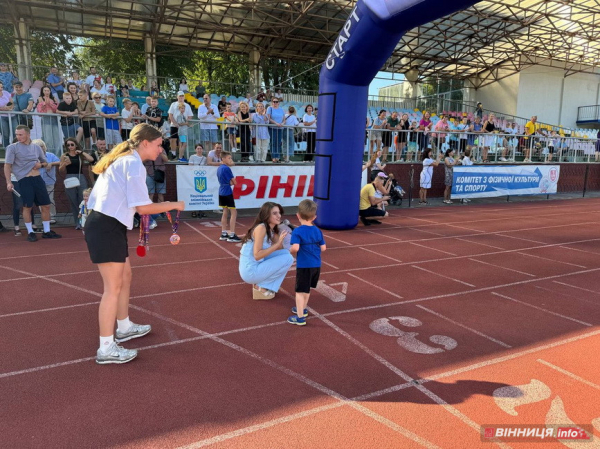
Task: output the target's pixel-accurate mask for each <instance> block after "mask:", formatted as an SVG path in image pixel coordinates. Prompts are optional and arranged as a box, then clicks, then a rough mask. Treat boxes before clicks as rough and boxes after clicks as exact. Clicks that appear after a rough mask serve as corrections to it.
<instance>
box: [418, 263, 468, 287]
mask: <svg viewBox="0 0 600 449" xmlns="http://www.w3.org/2000/svg"><path fill="white" fill-rule="evenodd" d="M411 267H413V268H416V269H417V270H422V271H426V272H427V273H431V274H434V275H436V276H439V277H443V278H445V279H448V280H450V281H454V282H458V283H460V284H463V285H466V286H468V287H475V285H473V284H469V283H468V282H464V281H461V280H459V279H454V278H452V277H450V276H446V275H445V274H439V273H436V272H435V271H431V270H428V269H426V268H423V267H419V266H417V265H411Z"/></svg>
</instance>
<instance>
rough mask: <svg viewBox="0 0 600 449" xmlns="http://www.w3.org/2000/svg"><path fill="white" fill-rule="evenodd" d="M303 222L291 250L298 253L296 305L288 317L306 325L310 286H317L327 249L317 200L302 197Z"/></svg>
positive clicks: (294, 233)
mask: <svg viewBox="0 0 600 449" xmlns="http://www.w3.org/2000/svg"><path fill="white" fill-rule="evenodd" d="M296 216H297V217H298V220H300V226H298V227H297V228H296V229H294V232H292V239H291V244H292V246H291V247H290V253H291V254H292V255H294V254H297V256H296V307H292V313H295V315H292V316H290V317H289V318H288V319H287V321H288V323H290V324H296V325H298V326H305V325H306V317H307V316H308V309H307V308H306V306H307V305H308V298H309V297H310V289H311V288H316V287H317V283H318V282H319V274H320V273H321V253H322V252H323V251H325V250H326V249H327V247H326V246H325V240H324V239H323V233H322V232H321V230H320V229H319V228H317V227H316V226H315V225H314V224H313V222H314V221H315V218H317V203H315V202H314V201H311V200H302V201H301V202H300V204H299V205H298V213H297V214H296Z"/></svg>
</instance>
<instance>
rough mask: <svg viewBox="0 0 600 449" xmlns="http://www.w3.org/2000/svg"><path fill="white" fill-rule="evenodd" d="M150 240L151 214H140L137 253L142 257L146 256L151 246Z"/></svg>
mask: <svg viewBox="0 0 600 449" xmlns="http://www.w3.org/2000/svg"><path fill="white" fill-rule="evenodd" d="M149 241H150V215H141V216H140V238H139V240H138V247H137V249H136V253H137V255H138V256H140V257H144V256H145V255H146V253H147V252H148V251H150V248H149V246H148V242H149Z"/></svg>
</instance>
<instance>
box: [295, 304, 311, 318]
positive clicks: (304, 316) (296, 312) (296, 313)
mask: <svg viewBox="0 0 600 449" xmlns="http://www.w3.org/2000/svg"><path fill="white" fill-rule="evenodd" d="M292 313H293V314H294V315H296V316H298V309H297V308H295V307H292ZM307 316H308V309H304V314H303V315H302V318H306V317H307Z"/></svg>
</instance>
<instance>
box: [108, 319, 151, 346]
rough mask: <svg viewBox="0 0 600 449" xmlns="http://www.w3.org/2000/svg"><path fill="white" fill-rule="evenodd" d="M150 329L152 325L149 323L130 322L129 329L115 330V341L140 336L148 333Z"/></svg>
mask: <svg viewBox="0 0 600 449" xmlns="http://www.w3.org/2000/svg"><path fill="white" fill-rule="evenodd" d="M151 330H152V326H150V325H149V324H135V323H131V326H130V327H129V330H127V332H119V330H118V329H117V332H115V341H116V342H117V343H123V342H124V341H129V340H133V339H134V338H140V337H143V336H144V335H146V334H148V333H150V331H151Z"/></svg>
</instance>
